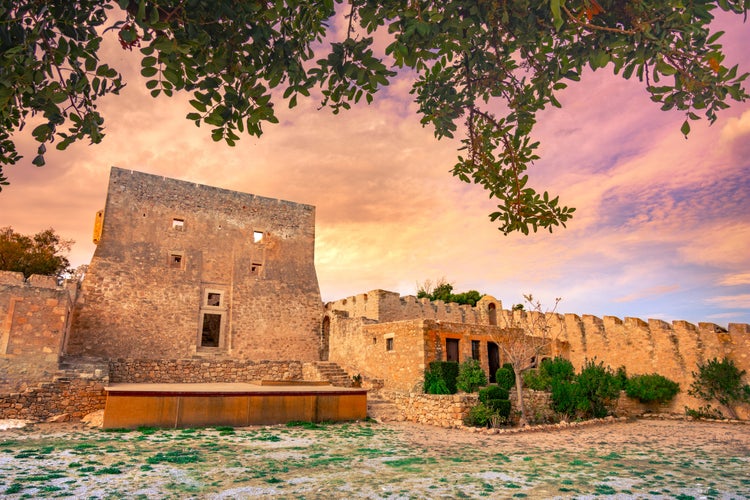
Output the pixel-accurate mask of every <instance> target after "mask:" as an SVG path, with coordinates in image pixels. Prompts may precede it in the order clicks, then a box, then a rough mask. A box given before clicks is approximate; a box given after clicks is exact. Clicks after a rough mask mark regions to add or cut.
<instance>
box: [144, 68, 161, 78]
mask: <svg viewBox="0 0 750 500" xmlns="http://www.w3.org/2000/svg"><path fill="white" fill-rule="evenodd" d="M158 72H159V70H158V69H156V68H154V67H148V68H142V69H141V76H145V77H146V78H150V77H152V76H154V75H156V73H158Z"/></svg>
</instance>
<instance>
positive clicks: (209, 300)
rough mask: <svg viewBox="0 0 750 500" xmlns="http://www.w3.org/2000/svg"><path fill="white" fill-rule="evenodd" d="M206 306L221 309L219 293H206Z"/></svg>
mask: <svg viewBox="0 0 750 500" xmlns="http://www.w3.org/2000/svg"><path fill="white" fill-rule="evenodd" d="M206 305H207V306H212V307H221V293H220V292H208V293H207V294H206Z"/></svg>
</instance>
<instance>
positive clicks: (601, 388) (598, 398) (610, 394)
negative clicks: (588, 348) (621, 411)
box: [575, 360, 620, 418]
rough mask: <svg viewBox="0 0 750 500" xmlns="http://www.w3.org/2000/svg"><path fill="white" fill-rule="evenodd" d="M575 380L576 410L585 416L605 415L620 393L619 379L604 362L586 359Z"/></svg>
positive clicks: (598, 416) (597, 416)
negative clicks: (577, 392) (576, 390)
mask: <svg viewBox="0 0 750 500" xmlns="http://www.w3.org/2000/svg"><path fill="white" fill-rule="evenodd" d="M575 382H576V385H577V386H578V391H579V394H578V410H579V411H580V412H581V413H582V414H583V415H584V416H586V417H594V418H601V417H606V416H607V414H608V413H609V407H610V405H611V404H612V402H613V401H614V400H616V399H617V398H618V396H619V395H620V381H619V380H618V378H617V376H616V375H615V373H614V372H613V371H612V369H611V368H609V367H605V366H604V363H599V364H596V363H595V362H594V361H592V360H587V361H586V363H585V364H584V367H583V369H582V370H581V373H580V374H579V375H578V377H576V381H575Z"/></svg>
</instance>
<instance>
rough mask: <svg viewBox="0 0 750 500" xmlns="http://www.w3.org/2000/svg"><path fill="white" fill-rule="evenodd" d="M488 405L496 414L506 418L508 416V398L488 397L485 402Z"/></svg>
mask: <svg viewBox="0 0 750 500" xmlns="http://www.w3.org/2000/svg"><path fill="white" fill-rule="evenodd" d="M485 405H487V406H489V407H490V408H491V409H492V410H493V411H494V412H495V413H496V414H497V415H499V416H500V417H502V418H503V419H506V420H507V418H508V417H509V416H510V407H511V405H510V400H508V399H489V400H487V402H486V403H485Z"/></svg>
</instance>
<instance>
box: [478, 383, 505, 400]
mask: <svg viewBox="0 0 750 500" xmlns="http://www.w3.org/2000/svg"><path fill="white" fill-rule="evenodd" d="M491 399H508V390H507V389H505V388H503V387H500V386H497V385H488V386H487V387H485V388H484V389H481V390H480V391H479V401H481V402H482V403H486V402H487V401H489V400H491Z"/></svg>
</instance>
